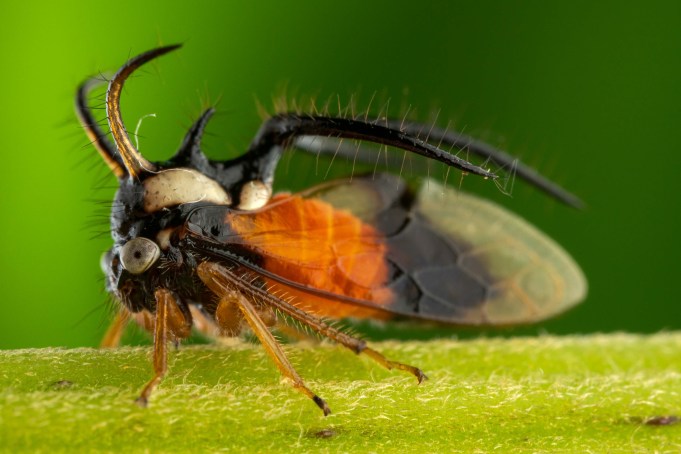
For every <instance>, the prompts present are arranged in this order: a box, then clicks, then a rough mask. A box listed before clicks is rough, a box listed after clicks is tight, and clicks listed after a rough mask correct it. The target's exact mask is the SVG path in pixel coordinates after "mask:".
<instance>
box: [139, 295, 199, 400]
mask: <svg viewBox="0 0 681 454" xmlns="http://www.w3.org/2000/svg"><path fill="white" fill-rule="evenodd" d="M154 297H155V298H156V316H155V318H154V359H153V364H154V376H153V377H152V379H151V380H149V382H148V383H147V385H146V386H145V387H144V389H143V390H142V393H141V394H140V396H139V397H138V398H137V400H136V402H137V404H138V405H139V406H140V407H146V406H147V404H148V403H149V396H151V393H152V392H153V391H154V389H155V388H156V387H157V386H158V384H159V383H160V382H161V380H163V377H164V376H165V374H166V371H167V370H168V341H174V342H176V341H179V340H180V339H184V338H186V337H189V334H191V326H192V320H191V315H189V311H183V310H182V309H181V308H180V307H179V305H178V302H177V300H176V298H175V296H174V295H173V293H172V292H171V291H170V290H167V289H164V288H159V289H158V290H156V292H154Z"/></svg>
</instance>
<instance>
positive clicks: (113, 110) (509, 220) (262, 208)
mask: <svg viewBox="0 0 681 454" xmlns="http://www.w3.org/2000/svg"><path fill="white" fill-rule="evenodd" d="M177 47H178V46H169V47H163V48H158V49H155V50H152V51H149V52H147V53H144V54H142V55H139V56H137V57H135V58H133V59H132V60H130V61H129V62H128V63H126V64H125V65H124V66H123V67H122V68H121V69H120V70H119V71H118V73H116V75H115V76H114V77H113V78H112V79H111V81H110V82H109V87H108V91H107V95H106V109H107V118H108V122H109V127H110V129H111V135H112V138H113V141H110V140H109V139H108V138H107V136H106V135H105V134H104V133H103V131H101V130H100V128H99V126H98V125H97V122H96V121H95V120H94V117H93V115H92V113H91V111H90V109H89V107H88V105H87V102H86V98H87V94H88V92H89V91H90V90H91V89H92V88H93V87H94V86H95V85H96V84H97V81H96V80H95V79H90V80H88V81H86V82H84V83H83V84H82V85H81V86H80V87H79V90H78V97H77V101H76V110H77V113H78V116H79V119H80V121H81V123H82V125H83V127H84V128H85V131H86V132H87V134H88V136H89V137H90V139H91V140H92V142H93V144H94V145H95V147H96V148H97V150H98V151H99V153H100V154H101V155H102V157H103V158H104V160H105V162H106V163H107V164H108V166H109V167H110V168H111V170H112V171H113V172H114V174H115V175H116V176H117V177H118V179H119V184H120V188H119V190H118V192H117V194H116V197H115V200H114V208H113V210H112V214H111V233H112V237H113V240H114V245H113V247H112V248H111V249H110V250H109V251H108V252H107V254H105V256H104V257H103V260H102V268H103V270H104V273H105V274H106V286H107V290H108V291H109V292H110V293H111V294H113V295H114V297H115V298H116V299H117V300H118V301H120V303H121V307H122V309H121V312H120V314H119V315H118V317H117V319H116V320H115V321H114V323H113V324H112V327H111V328H110V330H109V332H108V333H107V335H106V337H105V339H104V341H103V345H104V346H114V345H116V344H117V343H118V341H119V339H120V334H121V332H122V330H123V328H124V327H125V324H126V323H127V321H128V320H129V319H131V318H132V319H134V320H135V321H137V322H138V323H139V324H141V325H142V326H143V327H145V328H146V329H147V330H149V331H150V332H152V333H153V336H154V359H153V363H154V371H155V374H154V376H153V378H152V379H151V380H150V381H149V383H148V384H147V385H146V387H145V388H144V389H143V391H142V393H141V395H140V397H139V398H138V403H140V404H141V405H146V404H147V402H148V399H149V396H150V395H151V393H152V391H153V389H154V388H155V387H156V386H157V384H158V383H159V382H160V381H161V379H162V377H163V376H164V374H165V373H166V356H167V343H168V342H169V341H179V340H181V339H183V338H186V337H188V336H189V334H190V332H191V329H192V326H196V327H198V328H199V329H202V330H204V331H207V332H213V330H217V331H218V334H220V335H237V334H239V333H240V332H241V331H242V329H243V328H244V327H246V326H248V327H249V328H250V329H251V330H252V331H253V333H254V334H255V335H256V336H257V337H258V339H259V340H260V342H261V343H262V344H263V346H264V347H265V350H266V351H267V353H268V354H269V355H270V356H271V357H272V359H273V360H274V362H275V364H276V365H277V367H278V368H279V370H280V371H281V373H282V374H283V375H284V376H286V377H288V378H289V379H290V380H291V381H292V383H293V386H294V387H295V388H296V389H298V390H299V391H301V392H302V393H303V394H305V395H306V396H308V397H309V398H311V399H312V400H313V401H314V402H315V403H316V404H317V405H318V406H319V407H320V408H321V409H322V410H323V411H324V414H328V413H329V412H330V410H329V407H328V406H327V404H326V402H325V401H324V400H323V399H321V398H320V397H318V396H317V395H316V394H315V393H313V392H312V391H311V390H310V389H309V388H308V387H307V386H306V385H305V383H304V381H303V380H302V378H301V377H300V376H299V375H298V374H297V372H296V371H295V369H294V368H293V366H292V365H291V363H290V362H289V360H288V359H287V357H286V355H285V354H284V351H283V350H282V348H281V346H280V345H279V343H278V342H277V341H276V340H275V338H274V337H273V335H272V334H271V332H270V329H271V328H272V327H275V326H276V325H277V324H278V323H281V321H280V320H278V318H277V316H276V314H279V316H280V317H281V316H282V315H283V316H284V317H285V318H287V319H290V320H293V321H295V322H297V323H299V324H302V325H304V326H307V327H309V328H310V329H312V330H313V331H316V332H317V333H319V334H320V335H322V336H325V337H328V338H330V339H332V340H333V341H336V342H338V343H340V344H342V345H344V346H345V347H347V348H350V349H351V350H353V351H355V352H356V353H362V354H365V355H368V356H370V357H371V358H373V359H374V360H376V361H377V362H378V363H379V364H381V365H383V366H384V367H386V368H388V369H400V370H404V371H406V372H408V373H411V374H413V375H414V376H415V377H416V378H417V380H418V381H419V382H421V381H422V380H423V379H425V378H426V376H425V375H424V373H423V372H422V371H421V370H420V369H418V368H416V367H413V366H409V365H406V364H402V363H399V362H395V361H392V360H389V359H387V358H385V357H384V356H383V355H381V354H380V353H379V352H377V351H375V350H373V349H371V348H370V347H369V346H367V344H366V343H365V342H364V341H362V340H359V339H357V338H355V337H352V336H350V335H348V334H346V333H344V332H342V331H340V330H338V329H336V328H334V327H332V326H330V325H329V324H327V323H326V322H325V321H324V318H325V317H335V318H339V317H359V318H367V317H370V318H377V319H389V318H393V317H396V316H402V317H409V318H416V319H423V320H431V321H436V322H443V323H450V324H458V325H495V326H496V325H510V324H519V323H528V322H532V321H536V320H540V319H543V318H546V317H549V316H552V315H554V314H557V313H559V312H562V311H564V310H566V309H567V308H569V307H571V306H572V305H574V304H576V303H578V302H579V301H580V300H581V299H583V297H584V296H585V294H586V282H585V279H584V277H583V275H582V273H581V271H580V269H579V267H578V266H577V265H576V264H575V263H574V262H573V260H572V259H571V258H570V256H569V255H567V253H565V252H564V251H563V250H562V249H561V248H560V247H559V246H558V245H557V244H555V243H554V242H553V241H552V240H550V239H549V238H547V237H546V236H545V235H543V234H542V233H541V232H539V231H537V230H536V229H535V228H534V227H532V226H530V225H529V224H527V223H526V222H525V221H523V220H521V219H520V218H518V217H516V216H515V215H513V214H511V213H509V212H507V211H506V210H504V209H502V208H500V207H498V206H496V205H494V204H492V203H490V202H487V201H485V200H482V199H479V198H477V197H474V196H471V195H466V194H462V193H456V194H455V193H454V191H452V190H450V189H446V188H444V187H442V186H441V185H439V184H438V183H436V182H435V181H428V182H426V183H425V184H424V185H423V186H422V187H421V189H420V190H418V191H417V192H412V191H411V190H410V189H409V188H408V187H407V186H406V184H405V183H404V182H403V181H402V180H401V179H400V178H398V177H396V176H393V175H389V174H378V175H375V176H373V177H357V176H355V177H354V178H353V179H352V180H347V181H335V182H328V183H325V184H323V185H321V186H318V187H316V188H312V189H310V190H308V191H305V192H303V193H301V194H296V195H274V196H273V195H272V182H273V174H274V170H275V168H276V165H277V162H278V160H279V157H280V156H281V154H282V153H283V152H284V151H285V149H286V148H287V147H291V146H296V147H298V148H301V149H304V150H307V151H311V152H315V153H330V152H334V153H336V152H339V151H340V152H342V143H341V142H338V140H340V139H345V138H349V139H354V140H359V141H366V142H372V143H378V144H381V145H386V146H393V147H398V148H401V149H404V150H406V151H410V152H414V153H417V154H420V155H423V156H426V157H427V158H430V159H435V160H438V161H441V162H444V163H445V164H447V165H449V166H452V167H455V168H458V169H460V170H462V171H464V172H466V173H469V174H474V175H479V176H483V177H486V178H496V175H494V174H493V173H491V172H489V171H487V170H485V169H483V168H481V167H478V166H475V165H473V164H471V163H470V162H467V161H465V160H463V159H460V158H457V157H456V156H454V155H451V154H449V153H447V152H444V151H443V150H441V149H440V148H439V147H438V146H435V145H433V144H432V143H433V142H436V141H437V142H439V143H443V144H448V145H451V146H455V147H460V146H462V144H465V145H468V146H469V148H470V151H472V152H474V153H477V154H479V155H480V156H483V157H486V158H494V159H495V160H496V161H500V162H502V163H503V162H509V160H510V159H511V158H510V157H508V156H507V155H505V154H503V153H501V152H499V151H497V150H494V149H492V148H490V147H489V146H487V145H485V144H481V143H478V142H473V141H471V140H470V139H469V138H465V137H464V136H462V135H460V134H457V133H450V132H446V131H441V130H437V129H434V130H433V129H431V136H430V139H431V140H430V141H429V140H422V139H420V138H418V137H417V135H418V134H417V133H415V132H414V131H418V130H419V128H422V126H419V125H414V124H411V123H407V124H400V123H399V122H394V121H390V120H389V121H387V122H386V124H385V125H378V124H374V123H370V122H367V121H363V120H358V119H348V118H331V117H324V116H301V115H297V114H279V115H276V116H273V117H271V118H270V119H268V120H267V121H266V122H265V123H264V124H263V126H262V127H261V129H260V131H259V132H258V134H257V135H256V137H255V139H254V140H253V142H252V144H251V146H250V148H249V150H248V151H247V152H246V153H245V154H244V155H242V156H241V157H239V158H236V159H233V160H230V161H222V162H214V161H210V160H208V159H207V158H206V157H205V156H204V155H203V153H202V152H201V149H200V139H201V136H202V133H203V131H204V128H205V126H206V123H207V121H208V120H209V118H210V117H211V115H212V113H213V110H212V109H209V110H207V111H206V112H205V113H204V114H203V115H202V116H201V117H200V118H199V120H198V121H197V122H196V123H195V124H194V125H193V126H192V128H191V129H190V131H189V132H188V134H187V136H186V137H185V140H184V142H183V144H182V145H181V148H180V150H179V151H178V152H177V153H176V154H175V156H173V157H172V158H171V159H170V160H168V161H166V162H158V163H152V162H149V161H147V160H146V159H145V158H144V157H143V156H142V155H141V154H140V153H139V152H138V151H137V150H136V149H135V147H134V146H133V145H132V143H131V141H130V139H129V137H128V134H127V132H126V129H125V126H124V124H123V122H122V119H121V114H120V107H119V98H120V94H121V90H122V88H123V84H124V82H125V80H126V78H127V77H128V76H129V75H130V74H131V73H132V72H133V71H135V69H137V68H138V67H139V66H141V65H143V64H144V63H146V62H148V61H150V60H152V59H154V58H156V57H158V56H160V55H163V54H165V53H167V52H169V51H171V50H173V49H175V48H177ZM314 137H327V138H330V139H329V140H330V142H329V143H330V145H329V144H326V145H325V143H326V142H319V141H317V142H315V141H314V140H309V139H310V138H314ZM334 141H335V142H334ZM517 171H518V175H519V176H521V177H522V178H525V179H527V180H528V181H530V182H531V183H533V184H535V185H536V186H537V187H539V188H541V189H543V190H545V191H546V192H548V193H549V194H551V195H553V196H555V197H557V198H559V199H561V200H563V201H565V202H567V203H571V204H576V203H577V199H576V198H574V196H572V195H570V194H568V193H567V192H565V191H563V190H562V189H560V188H558V187H557V186H555V185H553V184H552V183H551V182H548V181H547V180H544V179H543V178H542V177H541V176H539V175H538V174H536V173H534V172H533V171H532V170H531V169H528V168H525V167H522V166H519V167H518V169H517ZM442 194H444V197H443V196H442Z"/></svg>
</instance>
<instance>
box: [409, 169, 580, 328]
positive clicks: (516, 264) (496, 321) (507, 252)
mask: <svg viewBox="0 0 681 454" xmlns="http://www.w3.org/2000/svg"><path fill="white" fill-rule="evenodd" d="M415 212H416V214H417V216H418V217H419V218H422V219H423V220H424V221H425V222H426V223H427V224H428V225H429V226H430V227H431V228H434V229H435V230H436V231H438V232H440V234H441V235H443V237H444V238H445V239H446V240H447V242H448V243H449V244H450V245H452V247H453V248H454V249H456V251H457V254H458V259H457V263H456V265H451V266H450V267H445V268H437V267H436V268H429V269H425V270H422V271H418V272H415V273H414V278H415V279H416V280H417V282H418V283H419V286H420V287H421V288H423V289H427V293H428V298H427V301H425V302H424V303H423V304H422V305H421V310H422V312H423V313H424V315H425V316H426V317H428V316H433V317H434V318H437V317H438V314H444V313H446V312H447V307H450V306H452V302H451V301H455V299H453V298H452V297H453V296H454V295H456V294H457V292H460V289H458V288H457V282H456V279H451V278H448V277H447V276H448V274H450V273H451V274H452V275H454V276H459V275H463V276H466V277H470V278H473V279H474V280H475V281H476V282H478V283H480V284H481V285H482V287H483V288H484V294H485V296H484V298H483V299H482V301H481V303H482V304H480V305H478V306H477V307H476V308H475V309H473V308H471V310H470V311H468V312H467V313H466V314H465V316H464V318H462V319H461V320H452V321H455V322H463V323H469V324H489V325H513V324H523V323H531V322H535V321H538V320H541V319H544V318H548V317H551V316H554V315H557V314H559V313H561V312H563V311H566V310H567V309H569V308H570V307H572V306H574V305H575V304H577V303H579V302H580V301H582V300H583V299H584V297H585V296H586V293H587V282H586V279H585V277H584V274H583V273H582V271H581V269H580V268H579V266H578V265H577V264H576V263H575V261H574V260H573V259H572V257H571V256H570V255H569V254H568V253H567V252H566V251H565V250H564V249H563V248H562V247H561V246H560V245H558V244H557V243H556V242H555V241H553V240H552V239H551V238H549V237H548V236H546V235H545V234H544V233H543V232H541V231H539V230H538V229H537V228H536V227H534V226H532V225H531V224H529V223H528V222H527V221H525V220H524V219H522V218H521V217H519V216H517V215H516V214H514V213H511V212H509V211H507V210H506V209H504V208H502V207H500V206H499V205H496V204H494V203H492V202H490V201H489V200H485V199H482V198H479V197H476V196H473V195H470V194H466V193H463V192H460V191H455V190H453V189H451V188H447V187H444V186H442V185H441V184H440V183H438V182H436V181H433V180H430V181H428V182H426V183H425V184H424V186H423V187H422V188H421V191H420V192H419V194H418V199H417V201H416V209H415ZM454 306H456V304H454Z"/></svg>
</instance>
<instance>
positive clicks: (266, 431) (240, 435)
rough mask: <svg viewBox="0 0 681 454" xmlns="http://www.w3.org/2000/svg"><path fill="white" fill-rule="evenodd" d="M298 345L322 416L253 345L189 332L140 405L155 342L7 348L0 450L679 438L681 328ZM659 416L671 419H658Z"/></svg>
mask: <svg viewBox="0 0 681 454" xmlns="http://www.w3.org/2000/svg"><path fill="white" fill-rule="evenodd" d="M372 346H373V347H374V348H376V349H377V350H379V351H381V352H382V353H384V354H385V355H386V356H388V357H389V358H391V359H394V360H397V361H402V362H406V363H408V364H413V365H416V366H418V367H421V368H422V369H423V370H424V371H425V372H426V373H427V374H428V376H429V377H430V380H428V381H427V382H425V383H424V384H422V385H417V384H416V380H415V379H414V378H413V377H412V376H409V375H407V374H403V373H400V372H395V371H385V370H383V369H382V368H380V366H378V365H376V364H375V363H373V362H372V361H371V360H369V359H367V358H363V357H362V356H361V355H360V356H359V357H356V355H354V354H353V353H351V352H349V351H345V350H343V349H341V348H340V347H335V346H327V345H316V346H310V345H296V344H294V345H289V346H287V347H286V348H287V351H288V353H289V356H290V358H291V359H292V361H293V363H294V364H295V365H296V367H297V369H298V371H299V372H300V374H301V375H302V376H303V377H304V378H305V379H306V380H307V383H308V385H309V387H310V388H311V389H312V390H313V391H315V392H316V393H318V394H319V395H320V396H322V397H323V398H324V399H326V400H327V402H328V403H329V406H330V407H331V409H332V411H333V413H332V414H331V415H330V416H328V417H326V418H325V417H323V416H322V414H321V411H320V410H319V409H318V408H317V407H316V406H315V405H314V404H313V403H312V402H311V401H309V400H308V399H306V398H305V397H303V396H302V395H301V394H299V393H297V392H296V391H295V390H293V389H291V388H290V387H289V386H287V384H286V383H281V381H280V379H279V376H278V374H277V372H276V369H275V367H274V365H273V364H272V363H271V362H270V361H269V359H268V358H267V357H266V355H265V353H264V352H263V351H262V349H261V348H260V347H259V346H258V345H250V344H238V345H232V346H215V345H211V346H191V347H184V348H181V349H180V350H179V351H177V352H172V353H171V359H170V370H169V373H168V375H167V377H166V379H165V380H164V382H163V383H162V384H161V385H160V387H159V388H158V389H157V390H156V392H155V393H154V394H153V395H152V398H151V401H150V405H149V407H148V408H146V409H143V408H139V407H137V406H136V405H135V404H134V403H133V400H134V399H135V397H136V396H137V393H138V392H139V391H140V389H141V387H142V386H143V385H144V383H145V382H146V381H147V380H148V379H149V378H150V376H151V364H150V361H149V355H150V350H149V349H148V348H120V349H116V350H94V349H71V350H68V349H56V348H55V349H36V350H16V351H0V451H3V452H26V451H29V452H36V451H43V452H48V451H49V452H60V451H63V452H107V451H120V452H123V451H125V452H140V451H149V452H159V451H161V452H216V451H222V450H224V451H232V450H234V451H245V452H290V451H291V450H292V449H302V450H321V451H330V452H337V451H347V452H366V451H376V452H401V453H403V452H419V453H424V452H458V451H460V452H473V451H479V452H491V451H498V452H543V451H558V452H571V451H574V452H636V451H642V452H648V451H654V450H656V451H658V452H679V451H681V423H678V424H673V421H674V420H673V418H672V419H669V420H662V419H660V420H650V418H653V417H659V416H681V369H680V368H681V333H664V334H657V335H653V336H637V335H626V334H615V335H597V336H583V337H577V336H574V337H551V336H543V337H537V338H517V339H511V340H502V339H492V340H490V339H481V340H474V341H460V342H457V341H451V340H442V341H430V342H381V343H374V344H372ZM653 422H658V423H660V422H661V423H665V422H670V423H672V424H662V425H659V424H658V425H654V424H653Z"/></svg>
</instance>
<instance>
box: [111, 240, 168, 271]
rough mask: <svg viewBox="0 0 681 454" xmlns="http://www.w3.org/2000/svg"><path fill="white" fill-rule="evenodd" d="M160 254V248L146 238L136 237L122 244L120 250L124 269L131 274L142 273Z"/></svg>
mask: <svg viewBox="0 0 681 454" xmlns="http://www.w3.org/2000/svg"><path fill="white" fill-rule="evenodd" d="M160 255H161V248H159V247H158V244H156V243H154V242H153V241H151V240H150V239H148V238H142V237H137V238H133V239H132V240H130V241H128V242H127V243H125V244H124V245H123V247H122V248H121V252H120V257H121V263H122V264H123V268H125V270H126V271H128V272H129V273H132V274H142V273H144V272H145V271H146V270H148V269H149V268H151V265H153V264H154V263H156V260H158V258H159V257H160Z"/></svg>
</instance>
